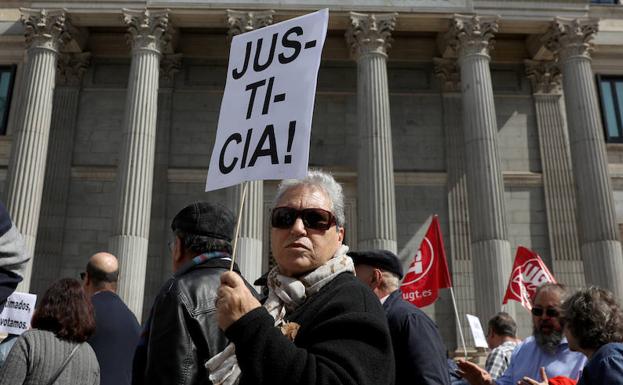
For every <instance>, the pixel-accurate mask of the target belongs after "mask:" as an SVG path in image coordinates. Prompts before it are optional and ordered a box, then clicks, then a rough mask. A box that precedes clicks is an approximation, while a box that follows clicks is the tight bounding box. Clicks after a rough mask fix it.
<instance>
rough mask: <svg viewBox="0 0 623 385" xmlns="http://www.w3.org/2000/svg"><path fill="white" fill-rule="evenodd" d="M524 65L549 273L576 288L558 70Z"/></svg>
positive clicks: (578, 277)
mask: <svg viewBox="0 0 623 385" xmlns="http://www.w3.org/2000/svg"><path fill="white" fill-rule="evenodd" d="M525 65H526V75H527V76H528V78H529V79H530V80H531V82H532V96H533V98H534V106H535V110H536V120H537V127H538V130H539V148H540V151H541V164H542V167H543V190H544V193H545V208H546V210H547V227H548V233H549V245H550V252H551V262H552V268H553V273H554V276H555V277H556V279H557V280H558V281H560V282H564V283H565V284H567V285H569V286H571V287H574V288H580V287H582V286H583V285H584V280H583V279H582V278H583V275H582V274H581V272H582V266H581V264H582V258H581V255H580V243H579V240H578V230H577V224H576V210H575V207H576V199H575V190H574V185H575V184H574V182H573V170H572V167H571V151H570V149H569V135H568V133H567V122H566V121H565V116H564V108H563V106H562V103H563V101H562V88H561V86H562V84H561V75H560V70H559V69H558V66H557V65H556V63H554V62H553V61H533V60H526V61H525Z"/></svg>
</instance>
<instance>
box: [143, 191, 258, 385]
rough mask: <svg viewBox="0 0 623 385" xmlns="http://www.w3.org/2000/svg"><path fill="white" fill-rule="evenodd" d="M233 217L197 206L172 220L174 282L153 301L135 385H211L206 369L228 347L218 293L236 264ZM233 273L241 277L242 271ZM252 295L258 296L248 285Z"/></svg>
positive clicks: (222, 210)
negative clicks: (225, 275) (220, 320)
mask: <svg viewBox="0 0 623 385" xmlns="http://www.w3.org/2000/svg"><path fill="white" fill-rule="evenodd" d="M234 225H235V220H234V215H233V213H232V212H231V211H230V210H229V209H228V208H226V207H225V206H222V205H220V204H216V203H209V202H195V203H193V204H190V205H188V206H186V207H184V208H183V209H182V210H181V211H180V212H179V213H178V214H177V215H176V216H175V218H173V222H172V223H171V230H172V231H173V234H172V239H171V241H170V242H169V248H170V251H171V259H172V262H173V272H174V273H173V277H171V278H170V279H169V280H168V281H167V282H166V283H165V284H164V286H163V287H162V289H161V290H160V293H159V294H158V296H157V297H156V300H155V301H154V305H153V307H152V309H151V313H150V316H149V320H147V322H146V324H145V327H144V330H143V332H142V334H141V341H140V342H139V346H138V348H137V351H136V354H135V356H134V371H133V384H135V385H136V384H149V385H157V384H180V385H181V384H184V385H194V384H211V382H210V380H209V379H208V371H207V369H206V368H205V366H204V363H205V362H206V361H207V360H208V359H210V358H212V356H214V355H216V354H217V353H219V352H220V351H222V350H223V349H224V348H225V347H226V346H227V343H228V341H227V338H226V337H225V334H224V333H223V332H222V331H221V330H220V329H219V327H218V323H217V321H216V307H215V304H214V301H215V300H216V291H217V289H218V288H219V286H220V276H221V274H223V273H224V272H226V271H228V270H229V266H230V264H231V252H232V245H231V241H232V238H233V233H234ZM234 271H235V272H237V273H238V274H240V270H239V269H238V266H237V265H234ZM245 283H246V285H247V287H248V288H249V290H250V291H251V293H253V294H255V295H256V293H255V290H254V289H252V288H251V286H250V285H249V284H248V283H247V282H246V281H245Z"/></svg>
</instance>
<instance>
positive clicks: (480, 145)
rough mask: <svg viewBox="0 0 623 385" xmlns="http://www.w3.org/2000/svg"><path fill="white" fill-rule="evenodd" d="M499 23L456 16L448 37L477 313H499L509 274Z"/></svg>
mask: <svg viewBox="0 0 623 385" xmlns="http://www.w3.org/2000/svg"><path fill="white" fill-rule="evenodd" d="M497 28H498V25H497V19H496V18H490V17H477V16H461V15H455V17H454V18H453V19H452V20H450V30H449V32H448V34H447V35H446V38H447V39H448V42H449V45H450V46H451V47H452V48H453V49H454V50H455V51H456V52H457V53H458V62H459V66H460V68H461V88H462V90H461V91H462V92H461V93H462V99H463V124H464V130H465V131H464V135H465V138H464V140H465V154H466V159H465V160H466V167H467V192H468V199H469V214H470V233H471V245H472V262H473V263H472V264H473V270H474V290H475V294H476V295H475V297H476V299H477V301H476V313H477V314H478V316H479V317H480V319H481V320H487V319H488V318H489V317H491V316H492V315H493V314H494V313H496V312H497V311H499V310H500V307H501V305H502V299H503V297H504V290H505V289H506V285H507V284H508V277H509V274H510V269H511V256H510V245H509V242H508V237H507V225H506V209H505V204H504V182H503V179H502V171H501V168H500V157H499V154H498V139H497V122H496V118H495V105H494V103H493V88H492V85H491V73H490V70H489V61H490V57H489V50H490V48H491V44H492V39H493V34H494V33H495V32H497Z"/></svg>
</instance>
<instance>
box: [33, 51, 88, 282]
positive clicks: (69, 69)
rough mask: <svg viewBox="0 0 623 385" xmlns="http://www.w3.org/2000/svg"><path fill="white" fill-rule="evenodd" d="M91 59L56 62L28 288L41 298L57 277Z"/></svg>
mask: <svg viewBox="0 0 623 385" xmlns="http://www.w3.org/2000/svg"><path fill="white" fill-rule="evenodd" d="M90 56H91V55H90V54H89V53H81V54H63V55H60V57H59V60H58V66H57V75H56V89H55V90H54V105H53V110H52V123H51V127H50V141H49V145H48V148H49V152H48V160H47V167H46V172H45V183H44V185H43V202H42V204H41V220H40V223H39V231H38V236H37V238H38V240H37V247H36V250H35V262H34V264H33V276H34V277H35V278H36V279H35V283H33V285H32V287H31V291H32V292H33V293H38V294H43V292H44V291H45V290H46V289H47V288H48V287H49V286H50V284H51V283H52V282H54V281H55V280H56V279H58V277H59V273H60V267H61V263H62V251H63V238H64V233H65V218H66V213H67V197H68V195H69V186H70V183H71V160H72V154H73V144H74V135H75V127H76V117H77V115H78V101H79V98H80V85H81V81H82V76H83V75H84V73H85V72H86V69H87V67H88V65H89V61H90ZM86 257H87V256H85V258H86ZM85 265H86V259H85Z"/></svg>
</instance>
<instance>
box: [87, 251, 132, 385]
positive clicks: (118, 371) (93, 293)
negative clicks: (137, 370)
mask: <svg viewBox="0 0 623 385" xmlns="http://www.w3.org/2000/svg"><path fill="white" fill-rule="evenodd" d="M81 276H82V284H83V286H84V291H85V292H86V293H87V296H88V297H89V298H91V303H92V304H93V309H94V310H95V325H96V328H95V334H94V335H92V336H91V338H89V339H88V341H87V342H88V343H89V344H90V345H91V347H92V348H93V350H94V351H95V355H96V356H97V361H98V362H99V365H100V373H101V378H100V382H101V384H102V385H130V384H131V383H132V360H133V358H134V351H135V350H136V345H137V344H138V338H139V334H140V331H141V327H140V325H139V324H138V321H137V320H136V317H135V316H134V314H133V313H132V312H131V311H130V309H128V307H127V306H126V304H125V303H123V301H122V300H121V298H119V296H118V295H117V294H116V292H117V279H118V278H119V263H118V262H117V258H116V257H115V256H114V255H112V254H109V253H104V252H101V253H96V254H94V255H93V256H91V258H89V262H88V263H87V266H86V271H85V272H84V273H82V274H81Z"/></svg>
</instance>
